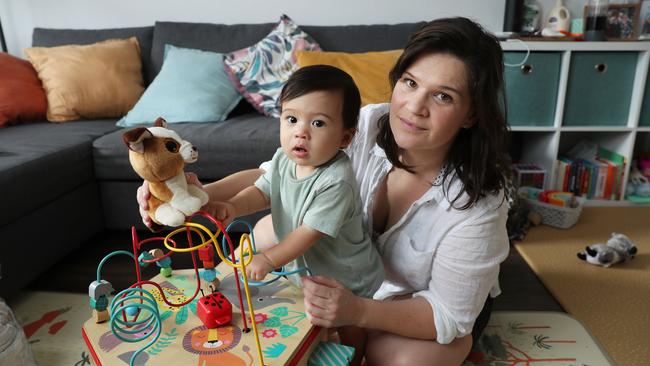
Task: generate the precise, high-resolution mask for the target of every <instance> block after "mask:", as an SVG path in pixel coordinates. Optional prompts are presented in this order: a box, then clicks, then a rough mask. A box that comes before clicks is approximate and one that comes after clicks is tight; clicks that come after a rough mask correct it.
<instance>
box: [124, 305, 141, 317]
mask: <svg viewBox="0 0 650 366" xmlns="http://www.w3.org/2000/svg"><path fill="white" fill-rule="evenodd" d="M124 310H125V311H126V314H127V315H129V316H135V315H136V314H137V313H138V307H137V306H127V307H126V309H124Z"/></svg>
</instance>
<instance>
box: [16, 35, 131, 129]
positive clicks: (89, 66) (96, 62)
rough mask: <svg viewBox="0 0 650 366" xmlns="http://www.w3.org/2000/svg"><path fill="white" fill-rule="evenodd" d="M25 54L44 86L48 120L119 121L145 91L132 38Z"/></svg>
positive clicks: (34, 48) (30, 50)
mask: <svg viewBox="0 0 650 366" xmlns="http://www.w3.org/2000/svg"><path fill="white" fill-rule="evenodd" d="M25 53H27V57H28V58H29V60H30V61H31V63H32V65H34V68H35V69H36V72H38V77H39V79H41V80H42V81H43V88H44V89H45V93H46V94H47V119H48V120H49V121H53V122H65V121H74V120H78V119H82V118H106V117H122V116H123V115H125V114H126V113H127V112H128V111H129V110H130V109H131V108H133V106H134V105H135V103H136V102H137V101H138V99H139V98H140V96H141V95H142V92H143V91H144V83H143V81H142V71H141V70H142V62H141V61H140V47H139V46H138V41H137V39H136V38H135V37H131V38H129V39H111V40H107V41H102V42H98V43H94V44H92V45H68V46H58V47H33V48H28V49H26V50H25Z"/></svg>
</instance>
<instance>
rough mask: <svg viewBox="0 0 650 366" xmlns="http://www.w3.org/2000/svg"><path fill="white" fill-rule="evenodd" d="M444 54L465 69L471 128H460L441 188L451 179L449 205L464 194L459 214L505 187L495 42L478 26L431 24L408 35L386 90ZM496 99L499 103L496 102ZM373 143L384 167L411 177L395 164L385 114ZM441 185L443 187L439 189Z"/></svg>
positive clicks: (456, 21)
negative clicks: (455, 186)
mask: <svg viewBox="0 0 650 366" xmlns="http://www.w3.org/2000/svg"><path fill="white" fill-rule="evenodd" d="M436 53H445V54H450V55H453V56H455V57H457V58H458V59H459V60H461V61H462V62H463V63H464V64H465V69H466V70H467V76H468V78H467V79H468V84H469V85H468V88H469V95H470V98H471V112H470V113H471V115H472V116H473V118H474V119H475V123H474V125H473V126H472V127H470V128H467V129H465V128H462V129H461V130H460V131H459V132H458V135H457V136H456V137H455V139H454V141H453V142H452V145H451V148H450V149H449V152H448V153H447V157H446V161H445V163H446V164H447V165H446V166H447V168H448V169H447V170H446V171H445V173H444V179H443V180H442V181H443V182H445V181H446V180H447V178H448V177H449V176H451V177H452V178H453V176H454V175H456V176H457V177H458V178H459V179H460V180H461V182H462V184H463V188H462V190H461V191H460V192H459V193H458V195H457V196H456V197H454V198H453V200H452V205H453V204H454V203H455V202H456V201H457V200H458V199H459V198H460V197H461V195H462V194H463V192H465V193H467V194H468V196H469V200H468V201H467V202H466V203H465V204H464V205H463V206H462V207H460V209H467V208H470V207H471V206H472V205H473V204H474V203H476V202H477V201H478V200H479V199H480V198H481V197H483V196H485V195H486V194H487V193H497V192H498V191H499V190H500V189H501V188H502V187H504V184H505V176H504V174H505V172H506V170H505V164H504V158H505V152H506V148H505V144H506V137H507V133H508V125H507V123H506V118H505V113H504V109H502V107H501V106H502V105H505V97H504V96H503V93H502V91H503V54H502V51H501V45H500V44H499V41H498V40H497V39H496V38H495V37H494V36H493V35H491V34H490V33H488V32H486V31H485V30H484V29H483V28H482V27H481V26H480V25H478V24H477V23H475V22H473V21H471V20H469V19H467V18H460V17H459V18H445V19H437V20H434V21H431V22H429V23H427V24H426V25H424V26H423V27H422V28H421V29H420V30H419V31H417V32H416V33H414V34H413V35H411V38H410V39H409V41H408V43H407V44H406V47H405V48H404V52H403V53H402V55H401V56H400V57H399V59H398V60H397V62H396V64H395V66H394V67H393V69H392V70H391V71H390V74H389V79H390V83H391V86H392V87H393V88H395V84H396V83H397V82H398V80H399V79H400V78H401V77H402V75H403V74H404V72H405V71H406V70H407V69H408V68H409V67H410V66H411V65H412V64H413V63H414V62H415V61H417V60H418V59H419V58H420V57H422V56H426V55H430V54H436ZM500 98H503V99H502V100H500ZM377 143H378V144H379V146H380V147H382V148H383V149H384V151H385V152H386V155H387V157H388V159H389V160H390V162H391V163H392V164H393V165H394V166H396V167H398V168H402V169H405V170H407V171H409V172H411V173H413V171H412V170H411V169H410V168H411V167H409V166H407V165H405V164H404V163H403V162H401V161H400V160H399V147H398V146H397V143H396V142H395V139H394V137H393V133H392V131H391V129H390V122H389V114H385V115H384V116H382V117H381V118H380V119H379V135H378V136H377ZM444 187H445V184H444V183H443V188H444Z"/></svg>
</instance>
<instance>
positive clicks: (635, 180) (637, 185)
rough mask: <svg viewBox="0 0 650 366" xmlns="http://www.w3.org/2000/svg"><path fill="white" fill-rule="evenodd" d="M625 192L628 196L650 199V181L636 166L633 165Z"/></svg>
mask: <svg viewBox="0 0 650 366" xmlns="http://www.w3.org/2000/svg"><path fill="white" fill-rule="evenodd" d="M625 191H626V193H627V195H628V196H631V195H635V196H640V197H650V181H648V178H646V177H645V176H644V175H643V173H641V171H640V170H639V168H638V167H637V166H636V164H632V167H631V169H630V178H629V179H628V182H627V188H626V190H625Z"/></svg>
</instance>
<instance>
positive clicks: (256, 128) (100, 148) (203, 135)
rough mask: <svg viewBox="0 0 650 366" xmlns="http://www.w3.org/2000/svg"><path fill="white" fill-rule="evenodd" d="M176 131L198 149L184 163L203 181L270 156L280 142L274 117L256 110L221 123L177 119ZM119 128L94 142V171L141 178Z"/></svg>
mask: <svg viewBox="0 0 650 366" xmlns="http://www.w3.org/2000/svg"><path fill="white" fill-rule="evenodd" d="M168 128H170V129H172V130H174V131H177V132H178V134H179V135H180V136H181V137H182V138H183V139H185V140H187V141H189V142H191V143H192V144H193V145H194V146H195V147H197V148H198V150H199V160H198V161H197V162H196V163H193V164H190V165H188V166H186V167H185V170H186V171H191V172H195V173H197V174H198V176H199V178H200V179H201V180H202V181H210V180H215V179H218V178H223V177H225V176H226V175H229V174H232V173H235V172H238V171H240V170H243V169H250V168H257V167H258V166H259V164H260V163H262V162H264V161H266V160H270V159H271V158H272V157H273V153H274V152H275V150H277V148H278V146H280V137H279V136H280V124H279V122H278V120H277V119H273V118H270V117H265V116H262V115H260V114H257V113H249V114H245V115H240V116H237V117H234V118H229V119H227V120H226V121H224V122H221V123H176V124H173V125H169V126H168ZM125 131H127V129H121V130H118V131H115V132H112V133H110V134H107V135H105V136H102V137H100V138H98V139H97V140H95V141H94V142H93V159H94V161H95V174H96V176H97V178H98V179H100V180H131V181H134V180H140V177H138V176H137V175H136V174H135V172H134V171H133V169H132V168H131V165H130V163H129V158H128V150H127V148H126V146H125V145H124V141H123V140H122V134H123V133H124V132H125Z"/></svg>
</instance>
